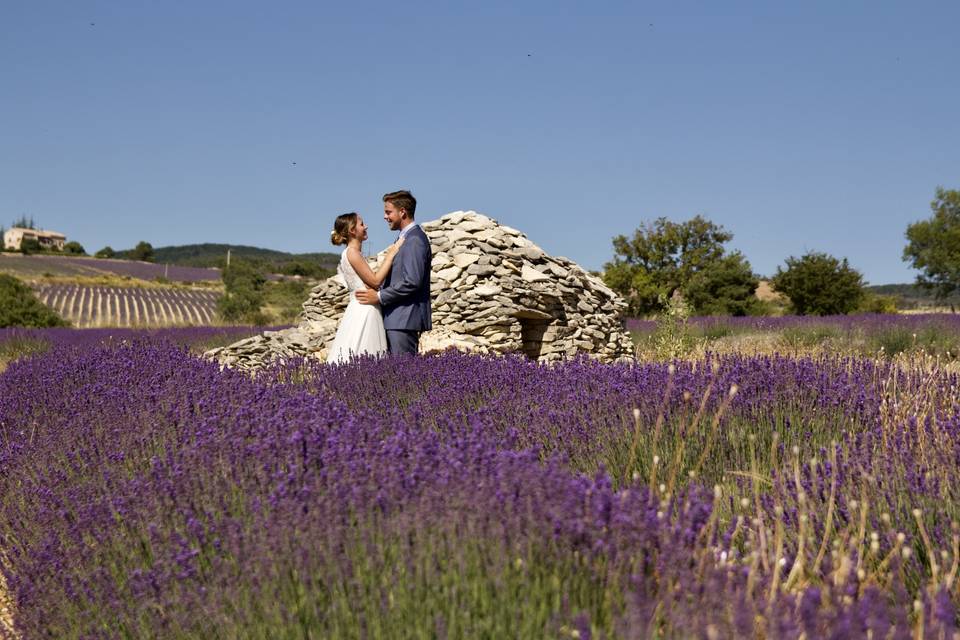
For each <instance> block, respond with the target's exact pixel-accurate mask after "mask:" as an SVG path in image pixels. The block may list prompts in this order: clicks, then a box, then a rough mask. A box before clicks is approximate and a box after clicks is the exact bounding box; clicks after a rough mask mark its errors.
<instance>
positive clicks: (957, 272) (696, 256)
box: [603, 187, 960, 316]
mask: <svg viewBox="0 0 960 640" xmlns="http://www.w3.org/2000/svg"><path fill="white" fill-rule="evenodd" d="M930 208H931V210H932V215H931V216H930V218H928V219H925V220H920V221H918V222H915V223H913V224H910V225H909V226H908V227H907V230H906V238H907V245H906V247H905V248H904V250H903V256H902V258H903V260H904V261H906V262H910V263H911V266H913V268H915V269H918V270H920V275H918V276H917V284H918V285H920V286H921V287H923V288H924V289H926V290H928V291H931V292H933V293H934V294H935V295H936V297H937V298H938V299H944V298H946V297H947V296H949V295H950V294H952V293H954V292H956V291H958V290H960V191H956V190H947V189H944V188H942V187H937V189H936V195H935V198H934V200H933V202H931V204H930ZM732 239H733V234H732V233H730V232H729V231H727V230H726V229H724V228H723V227H722V226H720V225H717V224H715V223H713V222H711V221H710V220H708V219H706V218H704V217H703V216H700V215H697V216H694V217H693V218H692V219H690V220H687V221H685V222H672V221H670V220H668V219H666V218H657V219H656V220H654V221H652V222H645V223H643V224H641V225H640V227H638V228H637V229H636V230H635V231H634V233H633V235H632V236H630V237H627V236H625V235H618V236H616V237H615V238H613V250H614V257H613V260H612V261H610V262H608V263H607V264H605V265H604V274H603V279H604V281H605V282H606V284H607V286H609V287H610V288H611V289H613V290H614V291H616V292H617V293H619V294H620V295H621V296H623V297H624V299H625V300H626V301H627V304H628V306H629V310H628V311H629V313H631V314H632V315H635V316H643V315H650V314H657V313H662V312H663V311H664V310H665V309H666V308H667V307H668V305H669V301H670V299H671V298H672V297H673V296H674V295H676V294H680V295H681V296H682V297H683V298H684V300H685V302H686V303H687V304H688V305H689V306H690V307H692V309H693V311H694V312H695V313H697V314H699V315H734V316H744V315H763V314H765V313H768V312H769V311H770V309H769V307H768V305H769V303H765V302H764V301H761V300H760V299H758V298H757V296H756V295H755V292H756V290H757V286H758V285H759V282H760V278H759V276H757V274H755V273H754V272H753V269H752V268H751V267H750V263H749V261H747V259H746V257H744V255H743V254H742V253H740V252H739V251H730V250H728V249H727V247H726V246H725V245H726V244H727V243H728V242H730V241H731V240H732ZM770 284H771V285H772V287H773V290H774V291H775V292H778V293H781V294H783V295H784V296H786V297H787V298H788V299H789V301H790V311H791V312H792V313H796V314H798V315H834V314H847V313H851V312H853V311H875V312H883V311H893V310H895V307H894V304H893V301H892V299H891V298H886V297H883V296H875V295H871V294H869V293H868V292H867V291H866V289H865V287H864V281H863V275H862V274H861V273H860V272H859V271H858V270H857V269H855V268H853V267H852V266H850V264H849V262H848V260H847V259H846V258H837V257H835V256H832V255H830V254H827V253H824V252H820V251H809V252H807V253H806V254H804V255H802V256H789V257H787V258H786V259H785V261H784V265H783V266H778V267H777V271H776V273H775V274H773V277H772V278H770Z"/></svg>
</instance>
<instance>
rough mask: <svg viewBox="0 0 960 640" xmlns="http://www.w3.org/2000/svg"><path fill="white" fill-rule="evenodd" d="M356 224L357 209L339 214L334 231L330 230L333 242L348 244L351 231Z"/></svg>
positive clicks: (334, 224)
mask: <svg viewBox="0 0 960 640" xmlns="http://www.w3.org/2000/svg"><path fill="white" fill-rule="evenodd" d="M356 226H357V212H356V211H351V212H350V213H344V214H341V215H339V216H337V221H336V222H334V223H333V231H331V232H330V242H332V243H333V244H347V241H348V240H349V239H350V232H351V231H352V230H353V228H354V227H356Z"/></svg>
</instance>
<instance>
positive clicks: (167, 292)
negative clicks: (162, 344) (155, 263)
mask: <svg viewBox="0 0 960 640" xmlns="http://www.w3.org/2000/svg"><path fill="white" fill-rule="evenodd" d="M35 289H36V290H37V297H38V298H39V299H40V301H41V302H43V303H44V304H46V305H47V306H49V307H50V308H52V309H53V310H54V311H56V312H57V313H58V314H59V315H60V316H61V317H63V318H64V319H66V320H68V321H69V322H70V323H71V324H73V325H75V326H78V327H94V326H126V327H129V326H163V325H173V324H180V325H190V324H193V325H208V324H212V323H213V322H214V321H215V320H216V313H217V311H216V306H217V299H218V298H219V297H220V294H219V293H218V292H215V291H195V290H188V289H167V288H153V289H145V288H140V287H103V286H82V285H68V284H46V285H44V284H40V285H37V286H36V287H35Z"/></svg>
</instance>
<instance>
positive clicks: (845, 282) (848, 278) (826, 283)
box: [772, 251, 864, 316]
mask: <svg viewBox="0 0 960 640" xmlns="http://www.w3.org/2000/svg"><path fill="white" fill-rule="evenodd" d="M786 263H787V268H786V269H781V268H780V267H777V273H776V275H774V276H773V279H772V284H773V288H774V290H776V291H778V292H780V293H782V294H784V295H786V296H787V297H788V298H790V304H791V306H792V307H793V310H794V312H795V313H797V314H799V315H802V316H805V315H814V316H826V315H841V314H847V313H850V312H851V311H855V310H856V309H857V308H858V307H859V306H860V302H861V300H863V295H864V291H863V276H862V275H861V274H860V272H859V271H857V270H856V269H853V268H852V267H850V265H849V264H848V263H847V259H846V258H844V259H843V260H838V259H837V258H834V257H833V256H831V255H829V254H826V253H819V252H816V251H811V252H809V253H807V254H806V255H804V256H802V257H800V258H794V257H793V256H791V257H789V258H787V260H786Z"/></svg>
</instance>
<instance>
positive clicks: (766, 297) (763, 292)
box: [754, 280, 788, 304]
mask: <svg viewBox="0 0 960 640" xmlns="http://www.w3.org/2000/svg"><path fill="white" fill-rule="evenodd" d="M754 295H756V296H757V298H759V299H760V300H762V301H764V302H778V303H781V304H787V302H788V300H787V297H786V296H785V295H783V294H782V293H777V292H776V291H774V290H773V285H771V284H770V281H769V280H761V281H760V284H759V285H757V290H756V292H755V293H754Z"/></svg>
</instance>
